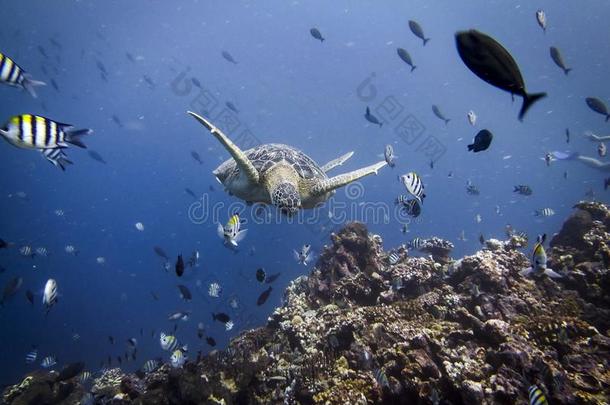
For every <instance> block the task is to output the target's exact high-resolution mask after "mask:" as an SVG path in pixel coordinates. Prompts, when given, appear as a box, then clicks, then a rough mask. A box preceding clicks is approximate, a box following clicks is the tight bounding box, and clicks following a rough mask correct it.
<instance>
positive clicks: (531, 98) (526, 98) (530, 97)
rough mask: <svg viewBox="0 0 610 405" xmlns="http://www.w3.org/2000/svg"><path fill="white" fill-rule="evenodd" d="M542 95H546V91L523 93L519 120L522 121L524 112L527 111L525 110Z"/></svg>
mask: <svg viewBox="0 0 610 405" xmlns="http://www.w3.org/2000/svg"><path fill="white" fill-rule="evenodd" d="M544 97H546V93H534V94H527V93H525V94H524V95H523V105H522V106H521V111H519V121H523V117H524V116H525V113H526V112H527V110H529V109H530V107H531V106H532V105H533V104H534V103H535V102H536V101H538V100H540V99H542V98H544Z"/></svg>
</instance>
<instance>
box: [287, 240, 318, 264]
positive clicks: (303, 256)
mask: <svg viewBox="0 0 610 405" xmlns="http://www.w3.org/2000/svg"><path fill="white" fill-rule="evenodd" d="M292 253H293V255H294V259H295V260H296V261H297V263H298V264H302V265H304V266H307V265H308V264H309V262H310V261H312V260H313V256H314V254H313V252H312V251H311V245H309V244H305V245H303V247H302V248H301V250H300V251H299V252H297V251H296V250H293V251H292Z"/></svg>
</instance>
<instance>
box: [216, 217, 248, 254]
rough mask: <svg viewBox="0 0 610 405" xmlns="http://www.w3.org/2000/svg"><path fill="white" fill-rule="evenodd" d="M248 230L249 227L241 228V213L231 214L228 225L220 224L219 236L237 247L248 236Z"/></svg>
mask: <svg viewBox="0 0 610 405" xmlns="http://www.w3.org/2000/svg"><path fill="white" fill-rule="evenodd" d="M247 232H248V230H247V229H241V219H240V218H239V214H233V215H231V217H230V218H229V220H228V221H227V223H226V225H225V226H224V227H223V226H222V225H221V224H218V229H217V233H218V237H219V238H221V239H223V240H224V241H225V243H226V244H228V245H231V246H233V247H237V244H238V243H239V242H241V241H242V240H243V239H244V238H245V237H246V233H247Z"/></svg>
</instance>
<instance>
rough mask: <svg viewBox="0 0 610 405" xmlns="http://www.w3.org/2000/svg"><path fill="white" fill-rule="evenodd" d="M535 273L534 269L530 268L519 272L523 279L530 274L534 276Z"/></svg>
mask: <svg viewBox="0 0 610 405" xmlns="http://www.w3.org/2000/svg"><path fill="white" fill-rule="evenodd" d="M533 271H534V269H533V268H532V267H528V268H527V269H523V270H521V271H520V272H519V274H520V275H522V276H523V277H527V276H529V275H530V274H532V272H533Z"/></svg>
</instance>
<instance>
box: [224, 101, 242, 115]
mask: <svg viewBox="0 0 610 405" xmlns="http://www.w3.org/2000/svg"><path fill="white" fill-rule="evenodd" d="M225 105H226V106H227V108H228V109H229V110H231V111H233V112H234V113H235V114H239V111H238V110H237V108H236V107H235V105H234V104H233V103H232V102H230V101H227V102H226V103H225Z"/></svg>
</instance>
